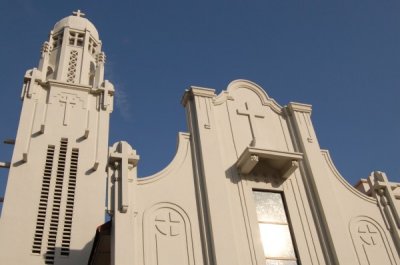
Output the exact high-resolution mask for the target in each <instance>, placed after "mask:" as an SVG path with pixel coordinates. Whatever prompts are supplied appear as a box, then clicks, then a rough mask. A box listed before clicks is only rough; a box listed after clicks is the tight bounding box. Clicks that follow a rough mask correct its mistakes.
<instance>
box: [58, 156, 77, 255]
mask: <svg viewBox="0 0 400 265" xmlns="http://www.w3.org/2000/svg"><path fill="white" fill-rule="evenodd" d="M78 157H79V149H77V148H74V149H72V153H71V165H70V168H69V180H68V191H67V204H66V207H65V219H64V231H63V236H62V243H61V255H63V256H68V255H69V247H70V243H71V229H72V215H73V212H74V200H75V187H76V174H77V170H78Z"/></svg>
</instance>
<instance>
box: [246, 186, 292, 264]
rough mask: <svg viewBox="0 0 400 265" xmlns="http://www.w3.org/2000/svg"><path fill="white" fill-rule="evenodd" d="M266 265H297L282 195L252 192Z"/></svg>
mask: <svg viewBox="0 0 400 265" xmlns="http://www.w3.org/2000/svg"><path fill="white" fill-rule="evenodd" d="M253 195H254V201H255V204H256V211H257V220H258V225H259V229H260V237H261V242H262V245H263V249H264V256H265V264H266V265H298V264H299V262H298V260H297V258H296V253H295V250H294V246H293V240H292V236H291V234H290V228H289V223H288V218H287V215H286V211H285V206H284V204H283V199H282V194H281V193H277V192H269V191H253Z"/></svg>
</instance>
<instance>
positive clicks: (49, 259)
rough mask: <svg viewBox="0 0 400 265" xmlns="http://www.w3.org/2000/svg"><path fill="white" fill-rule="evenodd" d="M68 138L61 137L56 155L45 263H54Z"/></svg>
mask: <svg viewBox="0 0 400 265" xmlns="http://www.w3.org/2000/svg"><path fill="white" fill-rule="evenodd" d="M67 147H68V139H66V138H62V139H61V145H60V152H59V155H58V164H57V175H56V184H55V187H54V194H53V209H52V211H51V218H50V229H49V237H48V240H47V251H46V256H45V264H54V258H55V254H56V253H55V252H56V240H57V230H58V223H59V218H60V204H61V195H62V188H63V180H64V171H65V163H66V158H67Z"/></svg>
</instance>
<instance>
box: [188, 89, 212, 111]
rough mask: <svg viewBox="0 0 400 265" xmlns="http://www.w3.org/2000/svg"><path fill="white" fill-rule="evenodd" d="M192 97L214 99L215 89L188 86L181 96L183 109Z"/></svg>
mask: <svg viewBox="0 0 400 265" xmlns="http://www.w3.org/2000/svg"><path fill="white" fill-rule="evenodd" d="M194 96H199V97H206V98H214V97H215V96H216V95H215V89H212V88H205V87H197V86H190V88H188V89H186V90H185V93H184V94H183V96H182V99H181V104H182V105H183V106H184V107H186V104H187V102H188V101H189V100H191V99H192V98H193V97H194Z"/></svg>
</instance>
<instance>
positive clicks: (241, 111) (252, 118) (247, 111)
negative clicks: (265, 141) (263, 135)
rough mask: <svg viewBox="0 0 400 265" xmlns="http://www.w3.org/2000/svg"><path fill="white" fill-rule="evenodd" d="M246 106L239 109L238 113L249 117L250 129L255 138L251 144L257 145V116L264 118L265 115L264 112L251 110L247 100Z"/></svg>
mask: <svg viewBox="0 0 400 265" xmlns="http://www.w3.org/2000/svg"><path fill="white" fill-rule="evenodd" d="M244 106H245V108H246V109H237V110H236V112H237V114H238V115H245V116H247V117H248V118H249V122H250V131H251V136H252V138H253V140H252V141H251V144H250V145H251V146H255V144H256V132H255V124H256V120H255V118H260V119H264V117H265V116H264V115H263V114H262V113H256V112H255V111H253V110H250V109H249V105H248V104H247V102H245V103H244Z"/></svg>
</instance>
